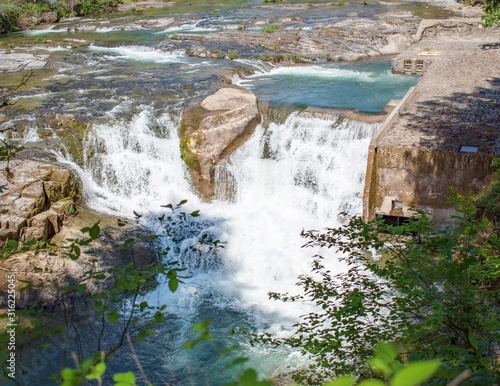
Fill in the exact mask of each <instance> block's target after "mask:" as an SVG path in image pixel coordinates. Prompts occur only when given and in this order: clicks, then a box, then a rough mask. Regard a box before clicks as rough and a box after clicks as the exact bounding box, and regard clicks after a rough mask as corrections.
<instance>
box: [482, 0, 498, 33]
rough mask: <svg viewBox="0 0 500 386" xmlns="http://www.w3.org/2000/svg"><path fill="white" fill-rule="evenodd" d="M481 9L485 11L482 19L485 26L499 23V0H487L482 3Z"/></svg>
mask: <svg viewBox="0 0 500 386" xmlns="http://www.w3.org/2000/svg"><path fill="white" fill-rule="evenodd" d="M483 10H484V12H485V15H484V16H483V20H484V25H485V26H486V27H491V26H493V25H494V24H500V0H488V1H487V2H486V3H485V4H484V5H483Z"/></svg>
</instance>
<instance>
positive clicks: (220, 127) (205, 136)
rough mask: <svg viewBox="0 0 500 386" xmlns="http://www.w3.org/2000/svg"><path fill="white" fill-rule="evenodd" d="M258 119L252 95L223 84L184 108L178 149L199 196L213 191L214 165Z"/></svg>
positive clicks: (248, 133) (243, 139)
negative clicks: (197, 104) (192, 105)
mask: <svg viewBox="0 0 500 386" xmlns="http://www.w3.org/2000/svg"><path fill="white" fill-rule="evenodd" d="M259 122H260V114H259V110H258V107H257V98H256V96H255V95H254V94H253V93H252V92H250V91H248V90H245V89H241V88H235V87H226V88H222V89H220V90H219V91H217V92H216V93H214V94H212V95H210V96H208V97H207V98H205V99H204V100H203V101H202V102H201V103H200V104H199V106H197V107H193V108H190V109H186V110H185V111H184V112H183V118H182V122H181V133H180V134H181V151H182V157H183V160H184V162H186V165H187V166H188V167H189V169H190V172H191V175H192V177H193V180H194V182H195V184H196V185H197V187H198V190H199V192H200V194H201V196H202V197H203V198H204V199H206V200H210V199H211V198H212V196H213V193H214V181H213V176H214V170H215V166H216V165H217V164H218V163H219V162H221V161H222V160H224V159H225V158H226V157H228V156H229V155H230V154H231V153H232V152H233V151H234V150H235V149H236V148H237V147H238V146H240V145H241V144H242V143H243V142H245V141H246V140H247V139H248V137H249V136H250V135H251V134H252V132H253V130H254V129H255V127H256V125H257V124H258V123H259Z"/></svg>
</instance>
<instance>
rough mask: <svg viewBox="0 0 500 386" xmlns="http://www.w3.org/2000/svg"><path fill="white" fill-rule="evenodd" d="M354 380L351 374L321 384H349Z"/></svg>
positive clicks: (335, 385) (339, 385)
mask: <svg viewBox="0 0 500 386" xmlns="http://www.w3.org/2000/svg"><path fill="white" fill-rule="evenodd" d="M355 380H356V378H355V377H353V376H347V377H341V378H337V379H334V380H333V381H329V382H326V383H324V384H323V386H351V385H353V384H354V381H355Z"/></svg>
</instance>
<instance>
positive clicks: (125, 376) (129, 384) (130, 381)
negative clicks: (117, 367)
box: [113, 371, 136, 386]
mask: <svg viewBox="0 0 500 386" xmlns="http://www.w3.org/2000/svg"><path fill="white" fill-rule="evenodd" d="M113 380H114V381H115V382H116V384H115V386H134V385H135V384H136V383H135V375H134V373H133V372H131V371H129V372H127V373H118V374H115V375H113Z"/></svg>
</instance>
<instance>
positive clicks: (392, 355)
mask: <svg viewBox="0 0 500 386" xmlns="http://www.w3.org/2000/svg"><path fill="white" fill-rule="evenodd" d="M397 355H398V350H397V348H396V346H395V344H393V343H384V342H380V343H379V344H377V348H376V349H375V357H376V358H379V359H381V360H383V361H384V362H386V363H391V362H392V361H394V359H396V356H397Z"/></svg>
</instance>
